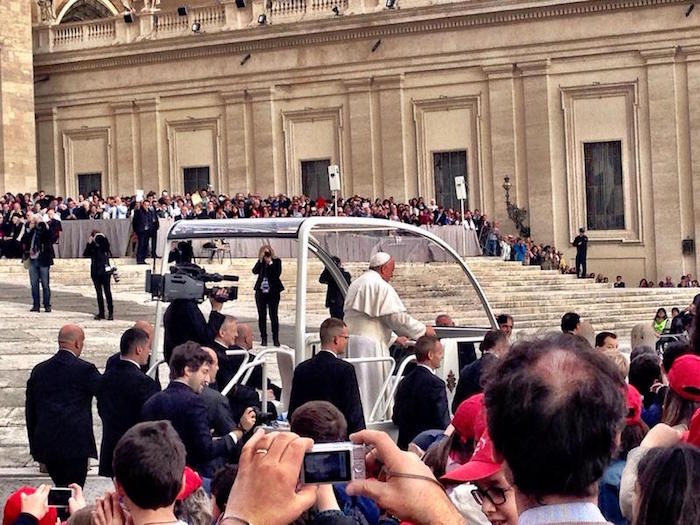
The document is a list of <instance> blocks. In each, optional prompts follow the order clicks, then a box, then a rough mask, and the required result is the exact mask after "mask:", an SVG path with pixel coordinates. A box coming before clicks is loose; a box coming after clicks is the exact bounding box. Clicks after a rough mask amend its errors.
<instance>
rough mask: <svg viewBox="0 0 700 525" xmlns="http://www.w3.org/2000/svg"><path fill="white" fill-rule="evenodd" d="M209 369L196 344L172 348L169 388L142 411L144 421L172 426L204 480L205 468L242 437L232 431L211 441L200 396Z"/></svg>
mask: <svg viewBox="0 0 700 525" xmlns="http://www.w3.org/2000/svg"><path fill="white" fill-rule="evenodd" d="M210 366H211V357H209V354H207V353H206V352H205V351H204V350H202V347H201V346H200V345H199V343H195V342H193V341H188V342H186V343H184V344H182V345H179V346H177V347H175V349H174V350H173V355H172V357H171V358H170V377H171V378H172V380H171V381H170V384H169V385H168V387H167V388H166V389H165V390H163V391H162V392H159V393H157V394H156V395H154V396H153V397H151V398H150V399H149V400H148V401H146V403H145V404H144V406H143V410H142V411H141V416H142V419H143V420H144V421H158V420H161V419H167V420H169V421H170V422H171V423H172V425H173V427H174V428H175V430H177V433H178V434H179V436H180V439H182V442H183V443H184V445H185V450H186V451H187V465H189V466H190V467H192V468H193V469H194V470H196V471H197V472H199V473H200V475H202V477H204V478H211V476H212V474H213V473H212V472H209V470H208V468H207V467H208V465H209V462H210V461H211V460H212V459H214V458H216V457H222V456H223V457H228V456H229V454H230V453H231V452H232V451H233V450H234V447H235V445H236V443H237V442H238V441H239V440H240V439H241V437H242V436H243V431H241V430H233V431H231V432H229V433H228V434H226V435H225V436H223V437H221V438H214V439H212V437H211V433H210V432H209V422H208V419H207V407H206V405H205V404H204V401H202V399H201V398H200V396H199V394H200V393H201V392H202V390H203V389H204V388H205V387H206V386H207V385H208V384H209V368H210Z"/></svg>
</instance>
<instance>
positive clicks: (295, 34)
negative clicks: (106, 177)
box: [34, 0, 687, 74]
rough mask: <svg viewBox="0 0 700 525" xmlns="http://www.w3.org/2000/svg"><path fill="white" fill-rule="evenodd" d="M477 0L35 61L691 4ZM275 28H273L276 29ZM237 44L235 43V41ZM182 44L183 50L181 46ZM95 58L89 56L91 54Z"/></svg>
mask: <svg viewBox="0 0 700 525" xmlns="http://www.w3.org/2000/svg"><path fill="white" fill-rule="evenodd" d="M500 3H501V6H500V7H499V6H498V4H499V2H479V3H478V5H477V6H475V5H472V3H471V2H469V3H467V2H462V3H457V4H441V5H438V6H432V7H425V8H420V9H418V8H417V9H406V10H398V11H391V12H389V11H387V10H383V11H380V12H377V13H373V14H364V15H358V16H349V17H347V18H344V19H343V20H338V19H337V18H333V19H323V20H315V21H309V22H298V23H292V24H285V25H284V26H282V25H280V26H268V27H256V28H250V29H244V30H236V31H224V32H219V33H210V34H205V35H201V37H200V38H199V39H198V41H197V43H196V45H193V44H194V43H193V41H192V40H191V39H190V38H187V37H178V38H171V39H167V40H165V39H164V40H150V41H149V40H142V41H140V42H138V43H134V44H129V45H122V46H114V47H108V48H97V49H89V50H82V51H67V52H52V53H46V54H38V55H36V56H35V57H34V64H35V74H50V73H55V72H69V71H89V70H94V69H105V68H111V67H125V66H140V65H148V64H157V63H162V62H169V61H177V60H190V59H193V58H200V57H215V56H222V55H224V56H229V55H237V54H246V53H252V52H256V51H262V50H273V49H284V48H293V47H304V46H314V45H321V44H328V43H334V42H341V41H350V40H368V39H373V38H380V37H389V36H393V35H405V34H411V33H422V32H438V31H451V30H455V29H462V28H469V27H479V26H489V25H503V24H508V23H514V22H527V21H530V20H542V19H548V18H560V17H567V16H583V15H589V14H594V13H601V12H611V11H618V10H629V9H633V8H638V7H649V6H657V5H672V4H685V3H687V2H686V1H685V0H581V1H568V2H565V1H563V0H559V1H557V0H541V1H540V2H537V3H534V2H508V3H507V4H508V5H506V6H505V7H504V6H503V4H504V2H500ZM271 28H272V30H270V29H271ZM232 40H235V41H232ZM177 46H182V47H181V48H178V47H177ZM87 54H89V55H91V57H92V58H86V55H87Z"/></svg>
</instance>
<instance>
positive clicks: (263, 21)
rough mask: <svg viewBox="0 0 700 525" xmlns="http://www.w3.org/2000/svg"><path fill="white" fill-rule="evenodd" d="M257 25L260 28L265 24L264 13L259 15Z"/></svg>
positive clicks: (265, 17) (265, 16)
mask: <svg viewBox="0 0 700 525" xmlns="http://www.w3.org/2000/svg"><path fill="white" fill-rule="evenodd" d="M258 24H260V25H261V26H264V25H265V24H267V15H266V14H265V13H263V14H261V15H260V16H259V17H258Z"/></svg>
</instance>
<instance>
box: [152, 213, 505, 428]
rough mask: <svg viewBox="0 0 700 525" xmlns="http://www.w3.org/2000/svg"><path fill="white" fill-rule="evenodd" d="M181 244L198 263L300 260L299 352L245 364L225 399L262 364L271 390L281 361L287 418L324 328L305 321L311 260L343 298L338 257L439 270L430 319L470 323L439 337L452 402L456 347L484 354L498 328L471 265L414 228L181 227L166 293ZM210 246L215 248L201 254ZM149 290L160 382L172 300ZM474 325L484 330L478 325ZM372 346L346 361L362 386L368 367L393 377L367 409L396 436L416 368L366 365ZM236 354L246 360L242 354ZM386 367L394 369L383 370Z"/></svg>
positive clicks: (357, 349) (355, 349)
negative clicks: (221, 251)
mask: <svg viewBox="0 0 700 525" xmlns="http://www.w3.org/2000/svg"><path fill="white" fill-rule="evenodd" d="M179 241H192V245H193V248H194V251H195V255H197V254H200V255H201V254H202V253H203V251H206V250H207V249H209V250H212V249H213V250H216V248H212V246H218V247H219V248H220V247H221V246H224V247H225V249H226V251H227V252H228V253H229V255H230V256H232V257H235V258H238V257H253V256H257V252H258V249H259V248H260V246H261V245H262V244H270V245H271V246H272V247H273V248H274V250H275V252H276V254H277V256H278V257H281V258H283V259H296V282H295V283H294V282H293V281H291V282H292V283H294V288H295V290H296V292H295V293H296V308H295V312H294V317H295V323H294V342H293V345H290V346H291V348H290V347H285V346H283V347H281V348H274V347H271V348H265V349H262V350H261V351H259V352H258V353H257V354H256V355H255V357H254V358H253V359H251V360H250V361H249V362H247V363H246V362H244V364H243V365H242V366H241V368H240V369H239V371H238V373H237V374H236V376H235V377H234V378H233V379H232V381H231V383H230V384H229V385H227V387H226V388H225V389H224V393H227V392H228V391H229V390H230V389H231V388H232V387H233V386H234V384H235V383H237V382H240V381H244V380H246V379H247V377H249V375H250V372H251V371H252V368H253V367H255V366H257V365H261V364H262V365H263V367H262V368H263V384H266V382H267V366H266V359H265V357H266V356H267V355H270V354H276V357H277V364H278V367H279V372H280V378H281V380H282V400H281V406H280V407H279V408H281V410H282V411H285V410H286V407H287V405H288V401H289V394H290V392H289V390H290V388H291V379H292V375H293V370H294V367H295V366H296V364H298V363H300V362H301V361H303V360H304V359H308V358H309V357H311V356H312V355H313V353H314V352H315V350H316V349H317V347H318V326H317V325H316V326H313V327H312V326H310V325H313V324H315V323H314V322H313V321H312V320H311V319H310V318H309V316H307V315H306V312H307V307H308V306H309V305H308V294H307V287H308V285H309V284H310V283H309V282H308V275H309V272H308V269H309V265H310V264H311V261H313V258H312V259H311V261H310V258H309V254H312V255H313V256H315V257H316V258H317V259H318V260H320V262H321V263H322V264H323V266H324V267H325V268H326V269H328V271H329V272H330V274H331V275H332V277H333V279H334V280H335V281H336V283H337V284H338V286H339V288H340V289H341V290H342V292H343V295H345V294H346V292H347V288H348V285H347V283H346V281H345V279H344V278H343V276H342V274H341V272H340V270H339V269H338V267H337V266H336V264H335V263H334V262H333V259H332V257H333V256H339V257H340V258H341V259H342V260H343V261H345V262H348V263H355V262H357V263H359V262H362V263H364V264H365V266H364V268H363V269H366V264H367V261H369V259H370V257H371V256H372V255H373V254H375V253H377V252H379V251H382V252H387V253H389V254H391V255H392V257H393V258H394V259H395V260H396V262H397V270H398V269H400V268H402V267H403V268H404V270H405V271H408V272H410V271H411V270H412V269H413V268H414V267H416V266H425V267H428V268H429V269H430V271H432V269H433V268H434V269H435V271H436V272H437V273H435V276H436V281H438V277H439V278H440V279H442V280H443V284H442V285H437V284H436V285H435V286H434V287H432V288H429V289H426V290H425V295H424V296H423V295H422V296H421V297H422V298H423V299H424V301H425V302H428V303H429V304H430V305H431V306H432V305H433V303H434V307H433V308H431V310H430V311H433V312H435V314H437V313H440V312H438V310H439V309H441V308H443V307H444V306H445V305H451V308H452V310H453V315H455V316H456V317H458V318H462V319H469V320H470V322H469V326H459V327H436V333H437V336H438V337H440V338H441V340H442V343H443V346H444V347H445V359H444V362H443V366H442V368H441V369H440V370H438V374H440V375H441V377H442V378H443V379H444V380H445V381H446V385H447V389H448V397H450V398H451V397H452V392H453V391H454V386H455V384H456V380H457V379H458V375H459V366H458V362H457V359H458V358H457V343H458V342H471V343H474V344H475V345H477V346H478V343H480V342H481V341H482V340H483V337H484V334H485V333H486V332H487V331H489V330H492V329H496V328H497V324H496V319H495V316H494V314H493V312H492V310H491V307H490V306H489V303H488V301H487V299H486V297H485V295H484V292H483V290H482V289H481V286H480V285H479V283H478V282H477V280H476V278H475V277H474V275H473V274H472V273H471V271H470V270H469V268H468V266H467V264H466V262H465V261H464V260H463V259H462V258H461V257H460V256H459V254H458V253H457V252H456V251H455V249H453V248H452V247H451V246H450V245H449V244H448V243H447V242H445V241H444V240H442V239H441V238H439V237H438V236H436V235H434V234H433V233H431V232H429V231H428V230H426V229H423V228H419V227H416V226H413V225H409V224H404V223H400V222H394V221H388V220H383V219H371V218H355V217H308V218H284V219H254V220H240V219H220V220H219V219H216V220H181V221H177V222H174V223H173V224H172V225H171V227H170V228H169V230H168V232H167V234H166V235H165V236H164V237H163V243H162V246H161V248H163V251H162V252H161V253H162V254H163V259H162V260H161V268H160V275H161V276H162V277H156V279H155V280H156V281H158V280H159V279H161V280H160V285H161V288H162V287H163V284H165V287H166V288H167V287H168V286H169V285H172V283H173V282H175V283H176V284H180V285H182V284H183V283H182V279H180V277H182V276H180V275H176V274H169V273H168V263H167V250H166V249H165V248H166V247H169V246H170V245H171V244H172V243H174V242H179ZM216 243H218V244H216ZM204 244H206V245H207V246H208V247H209V248H202V247H203V245H204ZM212 254H213V252H212ZM431 275H432V274H431ZM405 279H407V280H409V281H410V279H411V276H410V275H408V276H406V277H405ZM460 279H461V281H459V280H460ZM287 281H289V279H287ZM444 281H447V282H446V283H445V282H444ZM192 282H194V281H192ZM392 284H394V283H393V282H392ZM195 285H196V286H198V287H199V290H201V292H202V295H201V297H200V298H199V300H201V299H202V298H203V297H204V295H203V294H204V283H201V282H197V283H195ZM156 287H157V286H156ZM147 288H148V289H149V291H151V293H152V296H153V298H154V299H156V300H158V301H159V302H158V304H157V307H156V337H155V342H154V348H153V354H154V356H156V357H157V358H158V363H157V364H156V365H154V366H153V367H152V369H151V370H150V371H149V373H150V374H155V370H156V368H157V366H158V364H162V358H163V337H162V314H163V307H162V304H163V302H166V301H168V300H171V299H172V297H173V295H172V294H167V293H166V294H164V293H163V290H162V289H160V290H151V289H150V285H149V283H148V282H147ZM450 291H452V292H453V294H455V295H453V297H452V298H451V299H452V301H451V302H450V297H449V296H448V295H445V294H448V293H449V292H450ZM399 293H400V290H399ZM409 310H410V308H409ZM317 317H318V316H317ZM472 319H475V320H477V321H478V322H474V323H473V322H472ZM422 320H423V321H426V320H425V319H422ZM429 324H432V323H429ZM368 339H369V338H367V337H362V336H351V338H350V341H349V344H348V352H347V357H346V360H347V361H349V362H351V363H353V365H354V366H355V367H356V369H357V371H358V381H360V382H361V381H362V380H363V377H362V374H363V370H367V367H371V366H375V367H377V368H379V369H381V370H386V371H388V373H387V372H383V373H382V375H383V376H384V377H383V381H382V384H381V385H380V386H379V387H378V388H377V389H376V391H377V392H378V395H377V396H376V398H375V399H363V400H362V401H363V406H364V409H365V418H366V421H367V426H368V427H370V428H381V429H384V430H388V431H392V430H393V428H392V427H393V424H392V422H391V404H392V400H393V397H394V394H395V392H396V388H397V386H398V381H396V379H395V378H396V377H401V373H402V372H403V369H404V368H405V366H406V364H407V363H408V362H409V361H411V360H413V357H412V356H409V357H406V358H405V359H403V360H402V361H401V362H400V363H398V366H397V364H396V363H394V360H393V359H392V358H391V357H389V358H386V357H366V356H367V355H373V356H376V355H381V354H380V353H379V352H363V351H362V350H363V345H365V346H366V345H367V344H368V343H369V344H372V345H373V344H374V343H373V342H371V341H369V342H368V341H367V340H368ZM238 353H242V352H241V351H238ZM385 362H386V363H385ZM385 364H387V365H388V366H384V365H385ZM375 375H376V374H375ZM262 396H263V406H266V404H265V402H266V399H265V397H266V389H264V388H263V389H262Z"/></svg>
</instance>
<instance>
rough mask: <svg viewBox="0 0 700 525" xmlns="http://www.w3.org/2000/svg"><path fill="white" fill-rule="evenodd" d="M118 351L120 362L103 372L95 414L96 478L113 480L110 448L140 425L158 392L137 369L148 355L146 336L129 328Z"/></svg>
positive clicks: (145, 361) (135, 329)
mask: <svg viewBox="0 0 700 525" xmlns="http://www.w3.org/2000/svg"><path fill="white" fill-rule="evenodd" d="M119 351H120V358H119V359H118V360H116V361H115V362H114V363H113V365H112V366H110V367H109V368H108V369H107V370H105V373H104V375H103V376H102V382H101V384H100V388H99V390H98V392H97V411H98V412H99V414H100V418H101V419H102V446H101V447H100V470H99V474H100V476H105V477H108V478H111V477H114V472H112V455H113V453H114V447H116V446H117V442H118V441H119V439H120V438H121V437H122V436H123V435H124V434H125V433H126V431H127V430H129V429H130V428H131V427H132V426H134V425H135V424H136V423H139V422H140V421H141V409H142V408H143V405H144V403H145V402H146V401H147V400H148V399H149V398H150V397H151V396H153V395H154V394H156V393H157V392H158V391H159V390H160V388H159V386H158V384H157V383H156V382H155V381H154V380H153V379H151V378H150V377H148V376H147V375H146V374H144V373H143V370H142V369H141V366H143V365H144V364H146V363H147V362H148V354H149V353H150V343H149V336H148V333H146V332H144V331H143V330H141V329H139V328H129V329H128V330H126V331H125V332H124V333H123V334H122V337H121V341H120V342H119Z"/></svg>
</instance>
